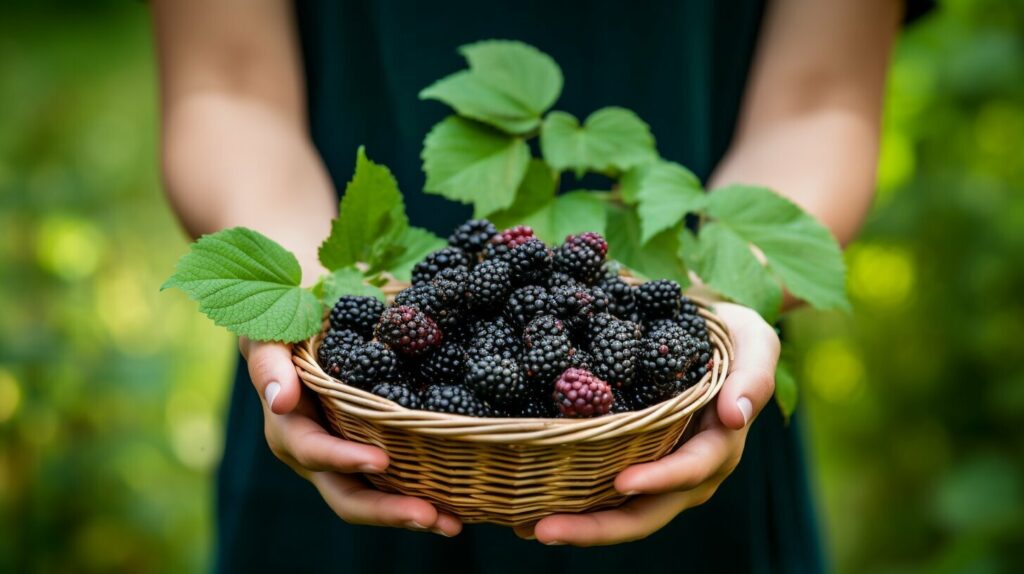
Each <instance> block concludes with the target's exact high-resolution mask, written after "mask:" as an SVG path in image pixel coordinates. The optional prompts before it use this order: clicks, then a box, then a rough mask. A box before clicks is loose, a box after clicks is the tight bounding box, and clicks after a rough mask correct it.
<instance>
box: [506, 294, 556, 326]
mask: <svg viewBox="0 0 1024 574" xmlns="http://www.w3.org/2000/svg"><path fill="white" fill-rule="evenodd" d="M548 309H549V302H548V290H547V289H545V288H543V287H541V286H539V285H527V286H526V287H520V288H518V289H516V290H515V291H513V292H512V294H511V295H509V297H508V302H507V303H505V318H506V319H508V321H509V322H510V323H511V324H513V325H515V326H517V327H519V328H523V327H524V326H525V325H526V324H528V323H529V322H530V321H532V320H533V319H534V318H535V317H538V316H540V315H543V314H545V313H547V312H548Z"/></svg>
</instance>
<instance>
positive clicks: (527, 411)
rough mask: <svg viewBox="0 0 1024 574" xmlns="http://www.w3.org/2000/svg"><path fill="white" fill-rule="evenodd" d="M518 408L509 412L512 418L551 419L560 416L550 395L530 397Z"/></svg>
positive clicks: (543, 394)
mask: <svg viewBox="0 0 1024 574" xmlns="http://www.w3.org/2000/svg"><path fill="white" fill-rule="evenodd" d="M517 407H518V408H515V409H512V410H510V411H508V412H509V414H510V415H511V416H514V417H518V418H524V419H550V418H554V417H555V416H557V415H558V408H557V407H556V406H555V401H554V399H553V398H552V397H551V394H550V393H540V394H535V395H529V396H527V397H526V398H524V399H523V400H522V401H521V402H520V403H519V405H517Z"/></svg>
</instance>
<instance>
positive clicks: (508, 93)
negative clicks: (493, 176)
mask: <svg viewBox="0 0 1024 574" xmlns="http://www.w3.org/2000/svg"><path fill="white" fill-rule="evenodd" d="M459 51H460V53H462V55H463V56H465V57H466V60H467V61H468V62H469V70H462V71H459V72H456V73H454V74H452V75H450V76H448V77H446V78H443V79H441V80H438V81H437V82H435V83H434V84H433V85H431V86H429V87H427V88H426V89H424V90H423V91H421V92H420V99H432V100H438V101H441V102H444V103H446V104H448V105H449V106H451V107H452V108H454V109H455V111H457V112H458V113H459V114H460V115H462V116H465V117H468V118H472V119H474V120H477V121H481V122H484V123H487V124H490V125H492V126H494V127H496V128H498V129H501V130H504V131H506V132H509V133H513V134H521V133H525V132H529V131H531V130H534V129H536V128H537V126H538V125H540V118H541V115H542V114H543V113H544V112H545V111H547V109H548V108H550V107H551V106H552V105H553V104H554V103H555V101H556V100H557V99H558V96H559V94H561V92H562V71H561V69H559V67H558V64H556V63H555V61H554V60H553V59H551V57H550V56H548V55H547V54H545V53H543V52H541V51H540V50H537V49H536V48H534V47H532V46H529V45H527V44H523V43H522V42H514V41H505V40H488V41H484V42H477V43H475V44H470V45H468V46H463V47H462V48H460V49H459Z"/></svg>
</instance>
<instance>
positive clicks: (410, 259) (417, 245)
mask: <svg viewBox="0 0 1024 574" xmlns="http://www.w3.org/2000/svg"><path fill="white" fill-rule="evenodd" d="M446 243H447V242H446V241H445V240H444V239H441V238H440V237H438V236H436V235H434V234H433V233H431V232H429V231H427V230H426V229H421V228H419V227H407V228H406V229H405V232H404V233H403V234H402V235H400V236H399V237H398V238H397V239H396V241H395V245H397V246H400V247H402V254H401V255H400V256H399V257H397V258H396V259H394V260H392V261H390V262H389V263H388V266H387V268H386V269H384V271H388V272H389V273H391V274H392V275H394V276H395V278H396V279H398V280H399V281H409V279H410V278H411V277H412V268H413V266H414V265H416V263H417V262H419V261H420V260H421V259H423V258H424V257H426V256H427V254H428V253H431V252H433V251H437V250H438V249H441V248H442V247H444V246H445V245H446Z"/></svg>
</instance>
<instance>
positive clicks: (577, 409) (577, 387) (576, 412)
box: [552, 369, 615, 418]
mask: <svg viewBox="0 0 1024 574" xmlns="http://www.w3.org/2000/svg"><path fill="white" fill-rule="evenodd" d="M552 397H553V398H554V400H555V403H556V404H557V405H558V410H559V412H561V413H562V416H565V417H570V418H587V417H599V416H601V415H605V414H608V411H609V410H611V408H612V403H613V401H614V400H615V398H614V397H613V396H612V387H611V385H609V384H608V383H607V382H605V381H602V380H601V379H600V378H599V377H597V376H596V375H594V373H591V372H590V371H586V370H583V369H566V370H565V372H564V373H562V374H561V376H559V377H558V380H557V381H555V391H554V393H553V394H552Z"/></svg>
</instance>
